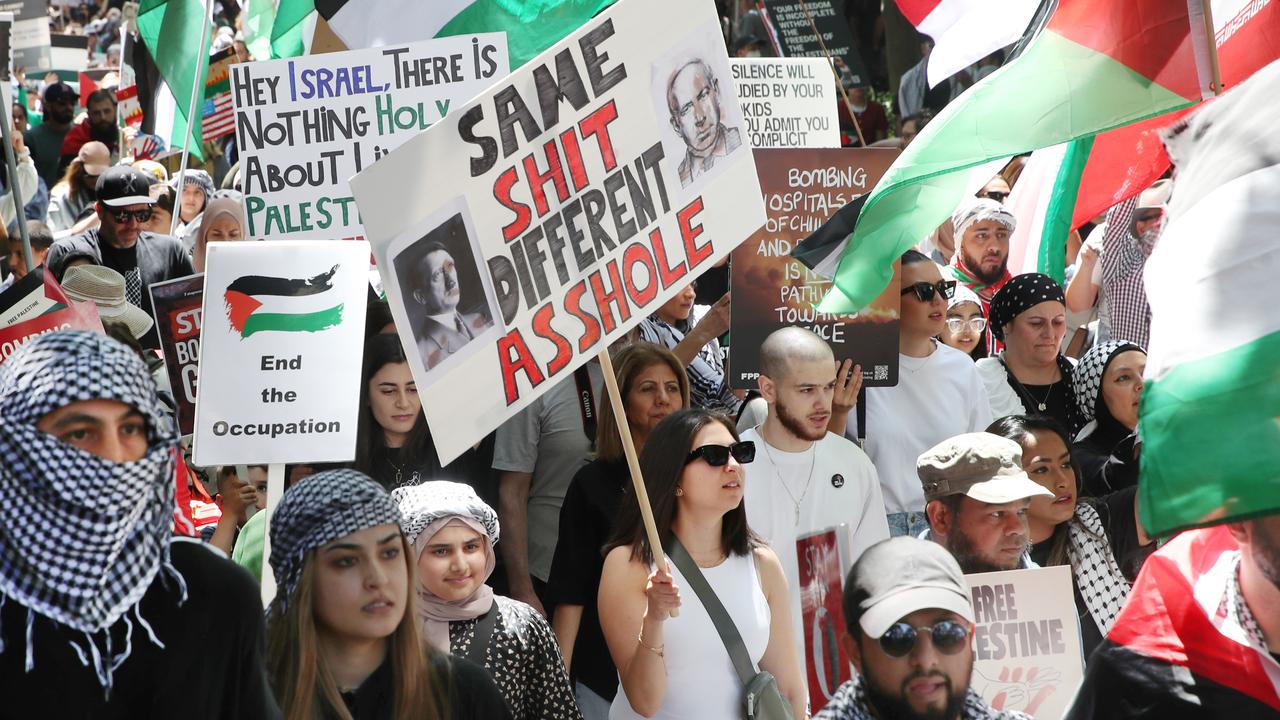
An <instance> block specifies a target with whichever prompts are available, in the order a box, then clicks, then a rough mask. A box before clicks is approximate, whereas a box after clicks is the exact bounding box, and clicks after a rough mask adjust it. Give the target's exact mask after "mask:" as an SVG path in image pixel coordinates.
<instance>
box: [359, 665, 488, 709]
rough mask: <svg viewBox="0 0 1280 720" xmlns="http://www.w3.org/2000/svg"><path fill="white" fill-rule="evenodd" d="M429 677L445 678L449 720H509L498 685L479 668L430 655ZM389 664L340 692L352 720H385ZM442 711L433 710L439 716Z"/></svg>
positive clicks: (390, 693) (391, 701) (391, 705)
mask: <svg viewBox="0 0 1280 720" xmlns="http://www.w3.org/2000/svg"><path fill="white" fill-rule="evenodd" d="M430 663H431V666H430V672H431V676H432V678H441V677H447V678H449V685H450V687H449V693H448V695H449V697H448V699H447V700H446V701H445V702H447V703H448V708H449V710H448V714H447V715H445V716H444V717H446V718H448V719H449V720H491V719H492V720H504V719H505V720H511V709H510V708H508V707H507V703H506V701H505V700H503V699H502V694H501V693H500V692H499V691H498V686H497V685H495V684H494V682H493V678H491V677H489V673H487V672H485V671H484V669H483V668H481V667H479V666H478V665H474V664H472V663H470V662H467V661H466V660H463V659H462V658H458V657H450V658H446V657H445V656H443V655H440V654H438V653H432V655H431V660H430ZM391 683H392V677H391V663H390V662H384V663H382V665H379V666H378V669H377V670H375V671H373V674H372V675H370V676H369V677H368V679H366V680H365V681H364V683H362V684H361V685H360V687H358V688H356V689H355V690H354V691H352V692H348V693H343V694H342V701H343V702H344V703H345V704H346V706H347V711H348V712H350V713H351V717H352V718H354V720H389V719H390V718H391V716H392V713H393V712H394V710H395V697H394V688H392V686H391ZM441 710H442V708H439V707H437V708H436V711H437V713H439V712H440V711H441Z"/></svg>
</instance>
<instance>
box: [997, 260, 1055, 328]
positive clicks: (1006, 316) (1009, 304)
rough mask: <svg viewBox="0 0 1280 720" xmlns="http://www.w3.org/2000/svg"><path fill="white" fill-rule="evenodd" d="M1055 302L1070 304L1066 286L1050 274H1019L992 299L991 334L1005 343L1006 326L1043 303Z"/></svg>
mask: <svg viewBox="0 0 1280 720" xmlns="http://www.w3.org/2000/svg"><path fill="white" fill-rule="evenodd" d="M1050 300H1055V301H1057V302H1060V303H1062V304H1063V305H1064V306H1065V305H1066V298H1065V297H1064V296H1063V294H1062V286H1061V285H1059V284H1058V283H1057V281H1056V280H1054V279H1053V278H1051V277H1049V276H1048V275H1042V274H1040V273H1025V274H1022V275H1016V276H1014V278H1013V279H1012V280H1010V281H1009V282H1007V283H1005V286H1004V287H1002V288H1000V292H998V293H996V296H995V297H994V298H992V299H991V322H990V326H991V332H992V333H993V334H994V335H995V336H996V337H997V338H999V339H1000V340H1004V326H1005V325H1008V324H1009V323H1011V322H1013V319H1014V318H1016V317H1018V316H1019V315H1021V314H1022V313H1024V312H1026V311H1027V310H1030V309H1031V308H1033V307H1035V306H1036V305H1039V304H1040V303H1042V302H1048V301H1050Z"/></svg>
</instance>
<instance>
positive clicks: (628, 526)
mask: <svg viewBox="0 0 1280 720" xmlns="http://www.w3.org/2000/svg"><path fill="white" fill-rule="evenodd" d="M712 423H720V424H721V425H723V426H724V427H725V429H727V430H728V431H729V433H730V434H731V435H732V436H733V439H734V441H735V442H736V441H737V440H738V430H737V428H735V427H734V425H733V423H732V422H730V420H729V418H727V417H725V416H723V415H720V414H719V413H713V412H711V411H709V410H703V409H701V408H693V409H689V410H681V411H679V412H675V413H672V414H670V415H668V416H666V417H665V418H663V419H662V421H661V422H659V423H658V424H657V425H656V426H654V428H653V430H651V431H650V432H649V437H648V438H647V439H646V440H645V442H644V450H643V451H641V453H640V474H641V475H642V476H643V477H644V483H645V489H646V490H648V492H649V505H650V507H651V508H652V509H653V521H654V524H656V525H657V526H658V539H659V540H660V541H661V542H662V544H663V545H664V546H665V545H666V544H667V543H668V542H669V541H670V540H671V532H672V531H671V526H672V524H673V523H674V522H675V518H676V486H677V484H678V483H679V482H680V477H681V476H682V475H683V474H684V469H685V461H684V460H685V457H686V456H688V454H689V452H690V451H692V450H693V439H694V438H695V437H697V435H698V433H699V432H701V431H702V428H704V427H707V426H708V425H710V424H712ZM614 527H615V528H616V530H615V531H614V535H613V537H612V538H611V539H610V540H609V543H608V545H606V546H605V552H606V553H607V552H608V551H610V550H612V549H613V548H616V547H622V546H630V547H631V557H632V559H634V560H640V561H642V562H644V563H646V564H647V563H651V562H653V552H652V550H651V549H650V547H649V540H648V536H647V535H646V534H645V529H644V522H643V520H642V519H641V517H640V504H639V503H638V502H637V501H636V494H635V486H634V485H633V484H631V483H628V484H627V489H626V491H625V493H624V497H623V498H622V505H621V507H619V508H618V519H617V521H616V522H615V523H614ZM762 544H763V542H762V541H761V540H760V538H759V537H757V536H756V534H755V533H753V532H751V528H750V527H748V526H747V508H746V503H745V502H741V503H738V506H737V507H736V508H734V509H732V510H730V511H729V512H727V513H725V515H724V521H723V523H722V524H721V527H720V546H721V549H722V550H724V551H725V552H726V553H729V554H733V555H746V554H747V553H749V552H751V550H752V548H756V547H760V546H761V545H762Z"/></svg>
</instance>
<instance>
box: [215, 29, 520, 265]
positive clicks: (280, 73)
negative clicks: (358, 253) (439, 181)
mask: <svg viewBox="0 0 1280 720" xmlns="http://www.w3.org/2000/svg"><path fill="white" fill-rule="evenodd" d="M506 37H507V36H506V34H505V33H484V34H480V35H458V36H454V37H445V38H439V39H436V40H426V41H423V42H416V43H410V44H408V45H395V46H390V47H380V48H371V49H367V50H352V51H350V52H339V53H324V54H320V55H310V56H306V57H297V58H291V59H288V60H273V61H270V62H255V63H243V64H239V65H233V66H232V68H231V95H232V101H233V103H234V107H235V128H236V141H237V142H238V143H239V147H240V156H241V172H240V176H241V178H242V179H243V187H244V194H245V198H244V201H245V215H246V219H247V220H248V222H249V228H248V231H249V232H248V234H249V236H250V237H251V238H255V239H272V240H284V239H314V238H327V239H330V240H333V239H350V238H359V237H361V236H363V234H364V231H363V228H362V227H361V225H360V216H359V213H357V212H356V205H355V203H354V202H353V201H352V199H351V190H350V188H349V187H348V186H347V180H348V179H349V178H350V177H351V176H352V175H354V174H356V173H357V172H360V170H361V169H363V168H365V167H368V166H369V165H371V164H373V162H374V161H375V160H377V159H378V158H379V157H381V156H382V155H385V154H386V153H388V152H390V151H391V150H392V149H393V148H395V147H397V146H399V145H400V144H401V143H403V142H404V141H406V140H408V139H409V138H411V137H413V136H414V135H415V134H417V133H418V132H421V131H422V130H423V129H425V128H427V127H429V126H431V125H432V124H434V123H436V122H438V121H439V120H440V118H442V117H444V115H445V113H447V112H449V111H450V110H451V109H452V108H453V106H454V105H457V104H458V103H459V102H461V101H464V100H467V99H468V98H472V97H475V95H476V94H477V93H479V92H480V91H481V90H483V89H485V88H486V87H488V86H489V85H490V84H492V83H493V81H494V80H495V79H496V78H500V77H502V76H504V75H506V74H507V72H508V62H509V61H508V59H507V40H506ZM430 167H431V165H428V164H426V163H424V164H423V165H422V166H420V167H417V168H415V169H414V173H415V174H422V175H426V174H431V175H432V177H436V176H435V174H434V173H431V172H429V168H430Z"/></svg>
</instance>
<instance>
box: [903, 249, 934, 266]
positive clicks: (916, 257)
mask: <svg viewBox="0 0 1280 720" xmlns="http://www.w3.org/2000/svg"><path fill="white" fill-rule="evenodd" d="M923 262H933V260H931V259H929V256H928V255H925V254H924V253H922V252H920V251H919V250H908V251H906V252H904V253H902V267H906V266H908V265H915V264H916V263H923Z"/></svg>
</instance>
